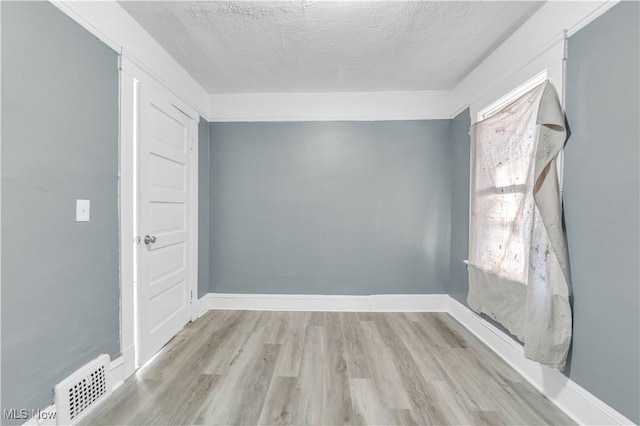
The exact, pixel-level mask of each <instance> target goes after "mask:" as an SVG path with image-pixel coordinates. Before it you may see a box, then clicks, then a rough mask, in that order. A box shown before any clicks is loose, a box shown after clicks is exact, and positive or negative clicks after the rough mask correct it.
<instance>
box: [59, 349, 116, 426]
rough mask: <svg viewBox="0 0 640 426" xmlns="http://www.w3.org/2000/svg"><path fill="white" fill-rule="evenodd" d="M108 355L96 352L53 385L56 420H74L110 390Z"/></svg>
mask: <svg viewBox="0 0 640 426" xmlns="http://www.w3.org/2000/svg"><path fill="white" fill-rule="evenodd" d="M110 362H111V360H110V359H109V355H100V356H99V357H98V358H96V359H94V360H93V361H91V362H90V363H88V364H87V365H85V366H84V367H82V368H80V369H79V370H77V371H76V372H75V373H73V374H72V375H71V376H69V377H68V378H66V379H65V380H63V381H62V382H60V383H58V384H57V385H56V387H55V404H56V410H57V412H58V414H57V416H56V423H57V424H59V425H68V424H73V423H76V422H77V421H78V420H79V419H80V417H81V416H82V415H83V414H85V413H87V412H88V411H89V410H90V409H91V408H93V407H94V406H95V405H97V403H98V402H100V401H102V400H103V399H104V398H106V397H107V396H108V395H109V394H110V393H111V369H110Z"/></svg>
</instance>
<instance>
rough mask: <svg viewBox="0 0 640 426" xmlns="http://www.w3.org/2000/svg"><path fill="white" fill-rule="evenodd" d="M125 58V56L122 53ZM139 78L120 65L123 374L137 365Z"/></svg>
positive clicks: (129, 372)
mask: <svg viewBox="0 0 640 426" xmlns="http://www.w3.org/2000/svg"><path fill="white" fill-rule="evenodd" d="M120 58H121V57H120ZM138 84H139V83H138V81H137V80H136V79H134V78H133V77H132V76H131V75H129V74H127V73H126V72H124V71H123V70H122V66H121V65H120V129H119V150H118V156H119V162H118V163H119V178H120V179H119V187H118V190H119V197H118V199H119V215H120V218H119V219H120V351H121V352H122V359H123V365H124V371H123V377H125V378H126V377H129V376H130V375H131V374H133V373H134V372H135V369H136V346H135V343H136V339H135V333H136V330H135V318H134V315H135V282H136V278H135V277H136V273H135V266H134V255H135V250H136V236H135V233H134V232H135V228H136V227H135V222H136V219H137V218H136V217H135V202H134V196H135V190H134V185H135V176H134V173H135V158H136V155H135V152H134V150H135V147H136V141H137V134H136V131H137V129H136V124H135V120H136V115H137V111H136V108H135V107H134V105H136V103H135V102H136V92H137V86H138Z"/></svg>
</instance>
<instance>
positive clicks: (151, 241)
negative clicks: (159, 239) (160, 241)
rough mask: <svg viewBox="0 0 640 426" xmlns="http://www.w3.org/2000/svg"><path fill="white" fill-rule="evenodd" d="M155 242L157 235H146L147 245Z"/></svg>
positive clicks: (145, 241)
mask: <svg viewBox="0 0 640 426" xmlns="http://www.w3.org/2000/svg"><path fill="white" fill-rule="evenodd" d="M155 242H156V237H155V236H153V237H152V236H150V235H145V236H144V243H145V244H146V245H149V244H153V243H155Z"/></svg>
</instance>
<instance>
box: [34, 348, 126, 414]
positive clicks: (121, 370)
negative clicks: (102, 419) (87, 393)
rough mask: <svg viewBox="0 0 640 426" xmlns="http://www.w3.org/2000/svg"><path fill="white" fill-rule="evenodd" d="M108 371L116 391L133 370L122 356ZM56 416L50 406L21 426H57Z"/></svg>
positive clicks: (55, 411)
mask: <svg viewBox="0 0 640 426" xmlns="http://www.w3.org/2000/svg"><path fill="white" fill-rule="evenodd" d="M110 369H111V383H113V385H112V387H111V389H112V390H116V389H118V388H119V387H120V386H121V385H122V384H123V383H124V381H125V380H126V379H127V377H129V376H131V375H132V374H133V373H134V370H130V367H128V366H127V365H126V363H125V357H124V356H120V357H118V358H116V359H114V360H113V361H111V364H110ZM102 402H104V401H102ZM100 404H101V403H98V405H96V407H98V406H99V405H100ZM96 407H93V408H92V409H91V410H93V409H95V408H96ZM56 414H57V410H56V406H55V404H52V405H50V406H48V407H47V408H44V409H42V410H39V415H37V414H34V417H31V418H30V419H29V420H27V421H26V422H25V423H23V426H54V425H56V424H57V423H56V417H57V416H56ZM82 417H84V415H83V416H80V418H82Z"/></svg>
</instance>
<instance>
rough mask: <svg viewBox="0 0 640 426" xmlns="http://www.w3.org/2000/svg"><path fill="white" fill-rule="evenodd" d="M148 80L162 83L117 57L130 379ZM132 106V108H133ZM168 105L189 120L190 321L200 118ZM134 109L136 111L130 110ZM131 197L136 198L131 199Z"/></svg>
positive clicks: (123, 309)
mask: <svg viewBox="0 0 640 426" xmlns="http://www.w3.org/2000/svg"><path fill="white" fill-rule="evenodd" d="M149 79H152V80H153V81H154V82H155V83H156V84H160V85H162V82H159V81H158V80H156V79H154V78H153V77H152V76H150V75H148V74H147V73H146V72H145V71H143V70H142V69H141V68H139V67H138V66H137V65H135V64H134V63H133V62H132V61H131V60H130V59H128V58H127V56H126V55H121V56H120V131H119V168H120V170H119V172H120V186H119V192H120V194H119V195H120V197H119V204H120V206H119V213H120V291H121V294H120V348H121V352H122V358H123V365H124V370H123V371H124V374H123V378H124V379H126V378H127V377H129V376H130V375H132V374H133V373H134V372H135V370H136V368H137V367H139V365H136V357H137V351H138V348H137V347H136V334H137V330H136V320H135V309H136V283H137V271H136V270H135V263H134V262H133V259H134V254H135V253H136V251H137V248H138V247H139V245H138V244H137V243H136V240H137V235H136V233H135V230H136V229H137V228H138V226H137V220H138V218H137V215H138V214H139V212H138V210H137V206H138V205H139V203H140V197H139V192H138V191H137V188H134V186H136V185H137V178H136V176H135V173H136V170H137V165H136V161H137V149H138V148H139V137H140V129H138V127H137V126H138V125H137V121H136V120H139V107H140V104H139V101H140V99H139V98H138V97H137V96H138V93H139V85H140V84H141V82H144V81H145V80H149ZM134 102H135V103H134ZM171 103H172V105H173V106H175V107H176V108H177V109H179V110H180V111H182V112H183V113H184V114H185V115H186V116H187V117H189V118H190V119H191V125H192V126H193V127H192V128H191V129H190V130H191V134H192V137H193V140H192V142H191V146H192V149H191V151H190V161H191V171H190V173H189V190H190V191H191V194H190V198H189V203H190V206H189V208H190V213H189V219H190V220H189V222H190V223H189V242H188V244H189V245H190V247H189V274H188V275H189V281H190V282H189V290H190V291H191V292H192V293H191V294H193V300H192V301H191V304H190V305H191V307H190V310H191V312H190V318H191V319H192V320H193V319H195V318H197V314H198V311H197V309H196V302H197V294H198V220H197V218H198V143H197V141H198V121H199V117H200V115H199V114H198V112H197V111H196V110H195V109H193V108H192V107H191V106H190V105H188V104H187V103H186V102H184V101H182V100H181V99H179V98H177V97H176V98H174V99H172V101H171ZM134 105H135V107H134ZM134 197H135V199H134Z"/></svg>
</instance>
